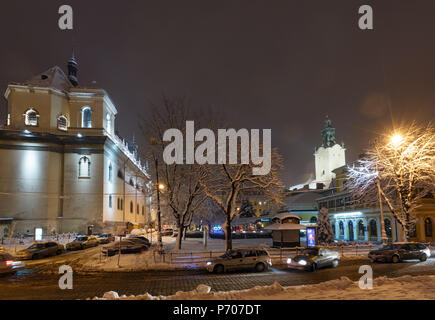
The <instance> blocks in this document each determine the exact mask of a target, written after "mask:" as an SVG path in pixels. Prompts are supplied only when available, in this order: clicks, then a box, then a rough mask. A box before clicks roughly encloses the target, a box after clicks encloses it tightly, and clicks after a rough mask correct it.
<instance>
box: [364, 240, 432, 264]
mask: <svg viewBox="0 0 435 320" xmlns="http://www.w3.org/2000/svg"><path fill="white" fill-rule="evenodd" d="M430 255H431V252H430V249H429V248H428V247H427V246H426V245H424V244H422V243H415V242H395V243H391V244H387V245H385V246H383V247H382V248H381V249H378V250H373V251H370V252H369V255H368V257H369V259H370V260H371V261H372V262H378V261H379V262H393V263H398V262H400V261H403V260H412V259H419V260H420V261H426V260H427V258H428V257H430Z"/></svg>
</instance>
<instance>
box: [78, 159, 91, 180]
mask: <svg viewBox="0 0 435 320" xmlns="http://www.w3.org/2000/svg"><path fill="white" fill-rule="evenodd" d="M90 177H91V160H90V159H89V158H88V157H86V156H83V157H81V158H80V160H79V178H90Z"/></svg>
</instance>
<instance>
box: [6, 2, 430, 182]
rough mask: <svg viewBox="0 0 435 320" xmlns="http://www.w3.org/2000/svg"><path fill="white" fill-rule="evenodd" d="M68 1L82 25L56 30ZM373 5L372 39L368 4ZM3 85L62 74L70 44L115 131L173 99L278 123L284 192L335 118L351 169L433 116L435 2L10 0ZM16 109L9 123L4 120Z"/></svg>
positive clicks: (243, 123) (310, 168) (255, 124)
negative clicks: (409, 125)
mask: <svg viewBox="0 0 435 320" xmlns="http://www.w3.org/2000/svg"><path fill="white" fill-rule="evenodd" d="M62 4H69V5H71V6H72V7H73V9H74V30H73V31H61V30H59V28H58V26H57V24H58V18H59V14H58V13H57V11H58V8H59V6H60V5H62ZM363 4H369V5H372V7H373V9H374V28H375V29H374V30H373V31H362V30H360V29H359V28H358V24H357V22H358V8H359V6H360V5H363ZM0 6H1V7H0V35H1V43H2V45H1V49H0V88H1V90H2V91H3V92H4V90H6V87H7V84H8V83H9V82H20V81H24V80H26V79H29V78H31V77H32V76H33V75H35V74H38V73H40V72H42V71H44V70H46V69H48V68H49V67H51V66H53V65H58V66H60V67H62V68H63V69H64V71H66V62H67V60H68V59H69V57H70V55H71V50H72V47H73V46H74V48H75V51H76V57H77V60H78V63H79V73H78V76H79V82H80V85H81V86H86V85H87V84H90V83H91V82H92V81H96V82H97V85H98V86H99V87H102V88H104V89H106V90H107V91H108V93H109V95H110V96H111V98H112V99H113V101H114V103H115V104H116V106H117V108H118V111H119V114H118V117H117V129H118V130H119V132H120V134H121V135H122V136H124V137H126V138H131V136H132V135H133V133H135V132H136V137H137V138H138V135H139V129H138V123H137V121H138V120H137V119H138V114H146V110H147V108H149V102H150V101H153V102H158V101H159V99H160V97H161V96H162V94H165V95H167V96H169V97H171V96H172V97H178V96H187V97H189V98H190V99H191V101H192V103H193V105H194V106H195V107H197V108H201V107H206V108H217V109H219V110H222V111H224V112H225V113H226V115H227V117H228V118H229V123H230V124H231V125H232V126H234V127H235V128H242V127H246V128H259V129H262V128H271V129H272V143H273V145H274V146H277V147H278V148H279V150H280V152H281V153H282V154H283V156H284V158H285V163H286V170H285V172H284V177H283V180H284V183H285V184H287V185H291V184H298V183H302V182H304V181H306V180H307V179H308V178H309V177H310V175H312V174H313V173H314V157H313V152H314V148H315V147H316V146H320V144H321V136H320V131H321V129H322V128H323V121H324V118H325V116H326V115H329V117H330V118H331V119H332V121H333V125H334V126H335V127H336V133H337V134H336V137H337V141H338V142H341V141H344V143H345V146H346V148H347V161H348V162H349V161H352V160H354V159H355V158H356V157H357V156H358V154H360V153H361V152H362V150H363V148H364V146H366V145H367V143H368V142H369V141H370V139H373V137H374V136H375V135H376V134H379V133H385V132H388V131H389V130H391V128H393V126H395V125H399V124H401V123H405V122H409V121H412V120H415V121H417V122H425V121H429V120H433V119H435V1H433V0H427V1H418V0H413V1H410V0H408V1H398V0H394V1H393V0H392V1H388V0H382V1H373V0H371V1H370V0H364V1H353V0H341V1H332V0H318V1H314V0H311V1H290V0H285V1H276V0H273V1H271V0H268V1H254V0H228V1H227V0H220V1H217V0H198V1H190V0H177V1H164V0H155V1H144V0H140V1H131V0H125V1H108V0H104V1H96V0H92V1H89V0H86V1H84V0H83V1H82V0H80V1H78V0H70V1H63V0H62V1H51V0H39V1H4V0H2V1H1V5H0ZM5 106H6V104H5V101H2V109H3V110H2V117H3V118H5Z"/></svg>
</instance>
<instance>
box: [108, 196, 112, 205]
mask: <svg viewBox="0 0 435 320" xmlns="http://www.w3.org/2000/svg"><path fill="white" fill-rule="evenodd" d="M109 208H112V195H111V194H109Z"/></svg>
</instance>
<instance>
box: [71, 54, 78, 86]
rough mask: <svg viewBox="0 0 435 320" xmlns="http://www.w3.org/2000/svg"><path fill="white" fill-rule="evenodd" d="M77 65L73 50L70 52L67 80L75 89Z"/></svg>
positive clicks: (76, 84)
mask: <svg viewBox="0 0 435 320" xmlns="http://www.w3.org/2000/svg"><path fill="white" fill-rule="evenodd" d="M78 70H79V69H78V64H77V61H76V58H75V53H74V49H73V50H72V55H71V59H69V61H68V79H69V81H70V82H71V83H72V85H73V86H74V87H77V86H78V84H79V81H78V79H77V71H78Z"/></svg>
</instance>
